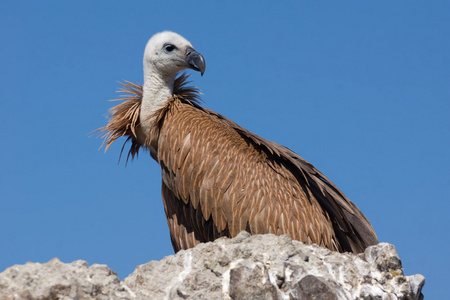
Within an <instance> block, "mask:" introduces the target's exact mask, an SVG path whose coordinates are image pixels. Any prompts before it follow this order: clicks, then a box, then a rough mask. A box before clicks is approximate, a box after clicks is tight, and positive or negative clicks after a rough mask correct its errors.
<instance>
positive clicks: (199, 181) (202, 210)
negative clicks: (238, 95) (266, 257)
mask: <svg viewBox="0 0 450 300" xmlns="http://www.w3.org/2000/svg"><path fill="white" fill-rule="evenodd" d="M186 79H187V76H186V75H184V74H182V75H181V76H179V77H178V78H177V79H176V81H175V85H174V95H173V97H171V98H169V99H167V101H166V103H165V104H164V105H163V106H162V107H160V109H158V110H157V111H156V112H155V113H154V114H153V115H152V116H151V118H153V119H154V120H155V121H154V122H153V125H152V127H151V130H150V132H147V133H145V136H146V139H145V141H144V142H142V141H139V137H138V135H139V131H140V130H142V129H141V128H140V124H139V115H140V104H141V99H142V87H141V86H140V85H136V84H133V83H130V82H127V83H125V84H123V89H122V90H120V91H121V92H124V93H126V95H125V96H124V97H123V98H121V99H118V100H124V102H122V103H121V104H119V105H117V106H115V107H113V108H112V109H111V115H110V120H109V123H108V125H107V126H105V127H103V128H100V129H99V131H101V132H105V135H104V137H105V141H104V143H103V144H104V145H106V148H108V147H109V146H110V145H111V144H112V143H113V142H114V141H115V140H116V139H118V138H119V137H122V136H123V137H127V140H126V142H125V144H126V143H127V142H128V141H131V148H130V150H129V152H128V157H129V156H131V157H132V158H133V157H134V156H135V155H137V154H138V151H139V148H140V147H142V146H144V147H145V148H149V149H151V154H152V157H153V158H154V159H155V160H156V161H157V162H158V163H159V164H160V166H161V172H162V196H163V203H164V208H165V213H166V217H167V222H168V225H169V229H170V236H171V240H172V244H173V247H174V250H175V251H176V252H177V251H179V250H181V249H188V248H191V247H193V246H195V245H196V244H198V243H200V242H207V241H212V240H214V239H216V238H218V237H221V236H227V237H234V236H236V235H237V234H238V233H239V232H240V231H242V230H246V231H248V232H250V233H251V234H262V233H274V234H289V235H290V236H291V237H292V238H293V239H296V240H299V241H303V242H305V243H309V244H311V243H316V244H318V245H320V246H323V247H326V248H328V249H331V250H335V251H341V252H343V251H349V252H356V253H359V252H362V251H364V249H365V248H366V247H367V246H369V245H373V244H376V243H378V241H377V237H376V234H375V231H374V230H373V228H372V226H371V224H370V223H369V221H368V220H367V219H366V217H365V216H364V215H363V214H362V212H361V211H360V210H359V209H358V208H357V207H356V205H354V204H353V203H352V202H351V201H350V200H349V199H347V197H345V195H344V194H343V193H342V192H341V191H340V190H339V189H338V188H337V187H336V186H335V185H334V184H333V183H332V182H331V181H330V180H329V179H328V178H326V177H325V176H324V175H323V174H322V173H321V172H319V171H318V170H317V169H316V168H314V166H312V165H311V164H310V163H308V162H306V161H305V160H303V159H302V158H301V157H299V156H298V155H297V154H296V153H294V152H293V151H291V150H290V149H288V148H286V147H283V146H281V145H278V144H276V143H274V142H271V141H267V140H265V139H262V138H261V137H259V136H257V135H255V134H254V133H251V132H249V131H248V130H246V129H244V128H242V127H240V126H239V125H237V124H236V123H234V122H232V121H231V120H229V119H227V118H225V117H224V116H222V115H220V114H218V113H215V112H213V111H210V110H208V109H205V108H203V107H201V106H200V105H199V101H198V100H199V94H198V90H197V89H195V88H191V87H186ZM125 144H124V146H125ZM122 151H123V148H122Z"/></svg>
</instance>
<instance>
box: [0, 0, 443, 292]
mask: <svg viewBox="0 0 450 300" xmlns="http://www.w3.org/2000/svg"><path fill="white" fill-rule="evenodd" d="M449 3H450V2H448V1H433V2H425V1H376V2H374V1H373V2H370V3H369V2H367V1H364V2H363V1H340V2H339V3H337V2H331V1H328V2H326V1H295V2H294V1H292V2H288V1H286V2H281V1H279V2H277V3H276V4H275V3H265V2H262V1H246V2H245V3H241V2H240V1H221V2H218V1H208V2H206V1H204V2H202V1H191V2H186V1H167V2H164V3H162V1H159V2H153V1H133V2H131V1H130V2H125V1H123V2H122V1H54V2H49V1H16V2H13V1H2V2H1V4H0V28H1V31H0V32H1V47H0V59H1V63H0V68H1V72H0V82H1V89H0V111H1V118H0V130H1V147H0V166H1V168H0V204H1V206H0V271H2V270H4V269H5V268H7V267H9V266H12V265H14V264H24V263H25V262H27V261H33V262H47V261H48V260H50V259H51V258H53V257H58V258H59V259H61V260H62V261H63V262H71V261H73V260H77V259H83V260H86V261H88V262H89V263H90V264H92V263H101V264H107V265H108V266H109V267H110V268H111V269H113V270H115V271H116V272H117V273H118V275H119V276H120V278H124V277H126V276H128V274H130V273H131V272H133V270H134V267H135V266H136V265H138V264H143V263H145V262H147V261H149V260H159V259H161V258H163V257H164V256H166V255H170V254H172V253H173V250H172V246H171V244H170V240H169V233H168V228H167V224H166V220H165V217H164V211H163V206H162V201H161V196H160V180H161V179H160V171H159V166H158V165H157V164H156V162H154V161H153V160H152V159H151V158H150V157H149V155H148V154H147V153H144V154H141V155H140V157H139V158H138V160H136V161H134V162H132V163H128V166H125V161H124V160H122V161H121V162H120V163H119V164H118V163H117V162H118V157H119V152H120V149H121V146H122V144H121V142H122V141H119V142H118V143H116V144H114V145H113V146H112V147H111V148H110V150H108V152H107V153H106V154H105V153H104V151H103V149H102V150H99V147H100V145H101V143H102V140H101V139H98V138H95V137H89V132H91V131H93V130H94V129H96V128H99V127H101V126H104V125H105V124H106V122H107V120H106V118H105V115H106V113H107V110H108V108H110V107H112V106H113V105H115V104H116V103H111V102H108V101H107V100H110V99H114V98H116V97H118V95H117V94H116V93H115V90H117V89H118V88H119V84H118V83H117V81H123V80H130V81H133V82H140V83H142V55H143V51H144V47H145V44H146V42H147V40H148V39H149V38H150V37H151V36H152V35H153V34H154V33H156V32H159V31H162V30H167V29H169V30H173V31H175V32H178V33H180V34H181V35H183V36H185V37H186V38H187V39H188V40H190V41H191V42H192V44H193V45H194V47H195V48H196V49H197V50H198V51H199V52H200V53H202V54H203V56H204V57H205V60H206V64H207V68H206V73H205V76H203V77H200V75H199V74H198V73H196V72H193V73H194V74H193V75H192V76H191V79H192V80H193V84H194V85H196V86H198V87H199V88H200V89H201V90H202V91H203V94H204V95H203V99H204V101H205V106H206V107H208V108H210V109H213V110H215V111H217V112H219V113H221V114H223V115H225V116H227V117H229V118H231V119H232V120H234V121H235V122H237V123H238V124H240V125H242V126H244V127H245V128H247V129H249V130H251V131H253V132H255V133H257V134H259V135H260V136H262V137H264V138H266V139H269V140H273V141H276V142H277V143H280V144H282V145H285V146H288V147H289V148H291V149H292V150H294V151H295V152H297V153H298V154H299V155H300V156H302V157H303V158H305V159H306V160H308V161H309V162H311V163H313V164H314V165H315V166H316V167H317V168H318V169H319V170H321V171H322V172H323V173H324V174H325V175H326V176H328V177H329V178H330V179H331V180H332V181H333V182H334V183H335V184H336V185H337V186H338V187H339V188H340V189H341V190H343V191H344V193H346V195H347V196H348V197H349V198H350V199H351V200H352V201H354V202H355V203H356V204H357V205H358V206H359V207H360V209H361V210H362V211H363V212H364V213H365V215H366V216H367V217H368V219H369V220H370V221H371V223H372V224H373V226H374V228H375V230H376V232H377V234H378V237H379V240H380V241H383V242H389V243H392V244H394V245H395V246H396V247H397V251H398V253H399V255H400V257H401V259H402V261H403V265H404V271H405V273H406V274H407V275H412V274H416V273H420V274H423V275H424V276H425V277H426V284H425V288H424V294H425V296H426V297H427V298H429V299H442V297H439V296H438V295H440V294H441V295H443V294H444V290H446V289H447V287H446V285H447V280H446V278H447V277H448V276H447V273H448V270H449V269H450V262H449V260H448V249H449V246H450V242H449V238H450V235H449V233H448V232H449V229H450V218H449V216H448V213H449V210H450V204H449V200H450V199H449V192H450V188H449V186H450V176H449V170H450V160H449V153H450V141H449V136H450V135H449V132H450V122H449V117H450V104H449V100H450V99H449V98H450V97H449V96H450V84H449V83H450V59H449V53H450V39H449V37H450V26H449V12H450V4H449Z"/></svg>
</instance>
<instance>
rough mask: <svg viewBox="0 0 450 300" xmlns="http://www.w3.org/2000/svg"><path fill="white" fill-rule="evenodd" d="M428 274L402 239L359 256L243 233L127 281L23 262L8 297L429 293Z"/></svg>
mask: <svg viewBox="0 0 450 300" xmlns="http://www.w3.org/2000/svg"><path fill="white" fill-rule="evenodd" d="M424 282H425V278H424V277H423V276H422V275H413V276H404V275H403V271H402V266H401V261H400V259H399V257H398V255H397V252H396V251H395V248H394V246H392V245H390V244H386V243H380V244H378V245H376V246H372V247H369V248H367V249H366V251H365V253H363V254H359V255H353V254H349V253H343V254H342V253H336V252H331V251H329V250H327V249H323V248H320V247H317V246H315V245H312V246H307V245H304V244H303V243H301V242H298V241H292V240H291V239H290V238H289V237H288V236H275V235H271V234H268V235H255V236H250V235H249V234H247V233H244V232H243V233H241V234H239V235H238V236H237V237H236V238H234V239H226V238H222V239H219V240H216V241H215V242H213V243H206V244H200V245H198V246H197V247H195V248H193V249H190V250H187V251H180V252H179V253H177V254H176V255H171V256H167V257H165V258H164V259H162V260H161V261H151V262H148V263H146V264H144V265H140V266H138V267H137V268H136V270H135V271H134V272H133V273H132V274H131V275H130V276H128V277H127V278H125V279H124V280H123V281H120V280H119V278H118V277H117V275H116V274H115V273H114V272H113V271H111V270H110V269H109V268H108V267H107V266H105V265H98V264H94V265H92V266H90V267H88V264H87V263H86V262H84V261H81V260H78V261H74V262H72V263H70V264H65V263H61V262H60V261H59V260H58V259H56V258H55V259H52V260H51V261H49V262H48V263H45V264H39V263H26V264H25V265H16V266H13V267H10V268H8V269H6V270H5V271H4V272H3V273H0V299H2V300H3V299H330V300H331V299H332V300H335V299H336V300H337V299H380V300H384V299H422V298H423V296H422V294H421V289H422V287H423V285H424Z"/></svg>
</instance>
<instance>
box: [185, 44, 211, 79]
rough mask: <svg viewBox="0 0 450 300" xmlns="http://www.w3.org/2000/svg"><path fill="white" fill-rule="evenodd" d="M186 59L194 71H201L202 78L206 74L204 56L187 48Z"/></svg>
mask: <svg viewBox="0 0 450 300" xmlns="http://www.w3.org/2000/svg"><path fill="white" fill-rule="evenodd" d="M184 57H185V60H186V62H187V63H188V64H189V67H190V68H191V69H192V70H195V71H199V72H200V73H201V74H202V76H203V73H205V68H206V65H205V59H204V58H203V56H202V55H201V54H200V53H198V52H197V51H195V50H194V49H193V48H192V47H187V48H186V52H185V53H184Z"/></svg>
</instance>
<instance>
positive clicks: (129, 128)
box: [95, 73, 201, 161]
mask: <svg viewBox="0 0 450 300" xmlns="http://www.w3.org/2000/svg"><path fill="white" fill-rule="evenodd" d="M188 78H189V75H187V74H186V73H182V74H180V76H178V77H177V78H176V79H175V83H174V88H173V91H174V92H173V96H172V97H170V98H168V99H167V101H166V102H165V103H164V105H163V106H162V107H161V108H160V109H158V110H157V111H156V112H155V113H154V114H153V115H151V116H150V117H149V119H153V120H154V121H153V125H152V129H151V130H150V132H144V134H145V135H146V139H145V144H142V143H141V142H139V140H138V136H137V133H138V132H139V130H140V120H139V115H140V113H141V103H142V85H140V84H137V83H132V82H129V81H125V83H123V82H120V84H121V85H122V88H120V89H119V90H118V91H117V92H118V93H121V94H122V97H120V98H118V99H114V100H111V101H123V102H122V103H120V104H119V105H116V106H114V107H112V108H110V109H109V115H108V118H109V121H108V124H107V125H106V126H104V127H101V128H99V129H97V130H96V131H95V133H98V134H103V135H102V138H104V141H103V144H102V147H103V146H105V151H106V150H108V148H109V146H111V144H112V143H114V142H115V141H116V140H117V139H118V138H120V137H127V139H126V141H125V142H124V143H123V146H122V150H121V152H120V156H122V153H123V150H124V148H125V145H126V144H127V143H128V142H131V147H130V150H128V155H127V161H128V159H129V158H130V156H131V159H132V160H133V159H134V157H135V156H136V157H137V156H138V154H139V150H140V148H141V147H142V146H146V147H149V145H150V143H151V141H152V140H153V139H155V138H157V135H158V134H159V132H157V128H158V126H159V125H160V124H161V122H162V120H163V118H164V115H165V114H166V112H167V111H168V110H169V108H170V106H171V105H172V104H174V103H176V102H183V103H186V104H190V105H192V106H196V107H198V106H199V103H200V101H201V100H200V91H199V89H198V88H196V87H191V86H186V85H187V84H189V83H190V81H188V80H187V79H188ZM155 135H156V136H155ZM152 155H153V154H152ZM119 159H120V158H119Z"/></svg>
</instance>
